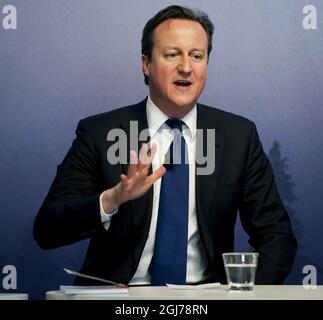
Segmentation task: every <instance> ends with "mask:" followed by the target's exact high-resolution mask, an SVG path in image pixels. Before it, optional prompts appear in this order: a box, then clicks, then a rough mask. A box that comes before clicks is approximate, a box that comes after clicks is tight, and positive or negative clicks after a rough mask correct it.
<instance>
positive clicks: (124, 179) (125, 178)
mask: <svg viewBox="0 0 323 320" xmlns="http://www.w3.org/2000/svg"><path fill="white" fill-rule="evenodd" d="M120 180H121V182H125V181H127V180H128V177H127V176H126V175H125V174H123V173H122V174H120Z"/></svg>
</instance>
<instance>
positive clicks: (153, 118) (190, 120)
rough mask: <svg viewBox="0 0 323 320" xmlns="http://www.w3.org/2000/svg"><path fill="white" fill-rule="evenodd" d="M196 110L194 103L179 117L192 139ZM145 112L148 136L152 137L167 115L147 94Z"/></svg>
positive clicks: (194, 132)
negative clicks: (190, 108)
mask: <svg viewBox="0 0 323 320" xmlns="http://www.w3.org/2000/svg"><path fill="white" fill-rule="evenodd" d="M196 110H197V109H196V105H195V106H194V107H193V109H192V110H191V111H190V112H189V113H188V114H187V115H185V116H184V117H183V118H182V119H180V120H182V121H183V122H184V123H185V125H186V126H187V127H188V129H189V133H190V136H191V138H192V139H194V138H195V135H196V118H197V111H196ZM146 113H147V121H148V128H149V132H150V136H151V137H153V136H154V135H155V134H156V132H157V131H158V130H159V129H160V128H161V126H162V125H163V124H164V123H165V121H166V120H167V119H168V117H167V115H166V114H165V113H164V112H162V111H161V110H160V109H159V108H158V107H157V106H156V105H155V104H154V103H153V102H152V100H151V98H150V96H149V95H148V99H147V104H146Z"/></svg>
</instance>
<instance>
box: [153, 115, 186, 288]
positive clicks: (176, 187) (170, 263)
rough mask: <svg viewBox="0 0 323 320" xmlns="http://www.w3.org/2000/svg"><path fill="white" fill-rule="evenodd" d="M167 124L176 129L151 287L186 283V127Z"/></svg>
mask: <svg viewBox="0 0 323 320" xmlns="http://www.w3.org/2000/svg"><path fill="white" fill-rule="evenodd" d="M166 124H167V125H168V126H169V127H170V128H172V129H175V130H174V132H175V137H174V140H173V142H172V143H171V146H170V149H169V153H170V164H165V165H164V166H165V167H166V169H167V172H166V174H165V175H164V176H163V178H162V182H161V189H160V198H159V210H158V221H157V229H156V238H155V249H154V255H153V258H152V261H151V264H150V268H149V271H150V275H151V284H152V285H165V284H166V283H174V284H185V283H186V263H187V229H188V201H189V198H188V192H189V166H188V161H187V159H188V156H187V147H186V143H185V140H184V137H183V135H182V125H183V124H184V123H183V122H182V121H179V120H172V119H168V120H167V121H166ZM185 159H186V161H185Z"/></svg>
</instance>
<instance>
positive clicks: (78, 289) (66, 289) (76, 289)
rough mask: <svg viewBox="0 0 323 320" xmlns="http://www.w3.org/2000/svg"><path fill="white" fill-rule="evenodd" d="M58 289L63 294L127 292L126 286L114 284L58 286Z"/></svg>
mask: <svg viewBox="0 0 323 320" xmlns="http://www.w3.org/2000/svg"><path fill="white" fill-rule="evenodd" d="M60 291H62V292H63V293H65V294H104V293H112V294H114V293H118V294H119V293H128V291H129V290H128V288H122V287H116V286H60Z"/></svg>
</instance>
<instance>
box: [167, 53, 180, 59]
mask: <svg viewBox="0 0 323 320" xmlns="http://www.w3.org/2000/svg"><path fill="white" fill-rule="evenodd" d="M177 56H178V53H177V52H170V53H166V55H165V57H166V58H167V59H174V58H176V57H177Z"/></svg>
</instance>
